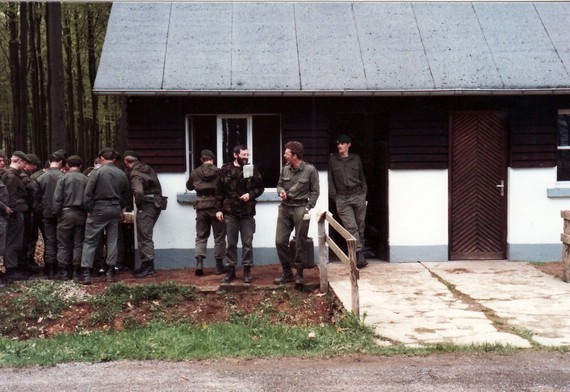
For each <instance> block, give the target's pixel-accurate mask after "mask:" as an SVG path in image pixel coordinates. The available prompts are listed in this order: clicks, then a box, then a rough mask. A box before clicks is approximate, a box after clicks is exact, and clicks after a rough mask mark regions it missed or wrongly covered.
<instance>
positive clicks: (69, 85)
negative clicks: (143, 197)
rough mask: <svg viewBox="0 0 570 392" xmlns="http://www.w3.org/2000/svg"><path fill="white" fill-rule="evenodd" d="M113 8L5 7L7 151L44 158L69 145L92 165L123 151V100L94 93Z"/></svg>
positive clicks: (1, 61) (0, 34) (1, 69)
mask: <svg viewBox="0 0 570 392" xmlns="http://www.w3.org/2000/svg"><path fill="white" fill-rule="evenodd" d="M111 5H112V3H109V2H92V3H91V2H90V3H86V2H0V97H1V98H0V149H2V150H3V151H4V152H6V153H8V154H11V153H12V152H14V151H15V150H22V151H24V152H26V153H34V154H36V155H37V156H38V157H40V159H42V160H45V159H47V157H48V156H49V154H50V153H51V152H53V151H56V150H58V149H60V148H64V149H66V150H67V151H68V152H69V153H70V154H77V155H79V156H81V157H82V158H83V159H84V160H85V161H86V165H89V164H90V162H92V160H93V159H94V158H95V157H96V156H97V154H98V152H99V150H100V148H101V147H107V146H109V147H114V148H116V149H118V150H119V151H122V150H123V149H124V148H125V146H124V143H125V140H126V139H125V138H124V137H121V119H122V108H123V99H122V98H121V97H110V96H97V95H94V94H93V92H92V91H93V84H94V82H95V75H96V72H97V66H98V63H99V58H100V54H101V49H102V46H103V41H104V39H105V31H106V27H107V21H108V18H109V14H110V11H111ZM123 129H124V127H123Z"/></svg>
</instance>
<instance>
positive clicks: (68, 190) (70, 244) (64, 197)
mask: <svg viewBox="0 0 570 392" xmlns="http://www.w3.org/2000/svg"><path fill="white" fill-rule="evenodd" d="M67 165H68V167H69V171H68V172H67V173H66V174H65V175H64V176H61V177H60V178H59V180H57V183H56V185H55V191H54V194H53V214H54V215H55V216H57V263H58V266H59V273H58V275H57V279H58V280H70V279H73V281H74V282H76V283H79V281H80V276H81V274H80V267H81V251H82V248H83V238H84V235H85V220H86V218H87V212H85V207H84V205H83V196H84V194H85V187H86V186H87V176H86V175H85V174H83V173H82V172H81V169H82V166H83V160H82V159H81V157H79V156H77V155H72V156H70V157H69V158H68V159H67Z"/></svg>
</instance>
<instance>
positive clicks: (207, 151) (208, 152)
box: [200, 150, 216, 159]
mask: <svg viewBox="0 0 570 392" xmlns="http://www.w3.org/2000/svg"><path fill="white" fill-rule="evenodd" d="M203 156H207V157H210V158H212V159H216V156H215V155H214V153H213V152H212V151H211V150H202V152H201V153H200V157H203Z"/></svg>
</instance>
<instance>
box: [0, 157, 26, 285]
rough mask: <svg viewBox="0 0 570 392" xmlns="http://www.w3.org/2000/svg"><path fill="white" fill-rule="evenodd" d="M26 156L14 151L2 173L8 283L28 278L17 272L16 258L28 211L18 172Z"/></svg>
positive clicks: (5, 258) (24, 190) (24, 164)
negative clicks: (6, 203) (5, 207)
mask: <svg viewBox="0 0 570 392" xmlns="http://www.w3.org/2000/svg"><path fill="white" fill-rule="evenodd" d="M27 159H28V158H27V156H26V154H25V153H23V152H22V151H15V152H14V153H13V154H12V158H11V159H10V166H8V167H6V168H5V169H4V171H3V173H2V181H3V182H4V184H5V185H6V188H7V189H8V197H9V200H8V207H10V210H11V212H10V213H9V214H8V227H7V233H6V251H5V254H4V262H5V264H6V278H7V280H8V281H9V282H10V281H16V280H27V279H28V276H27V275H25V274H23V273H22V272H20V271H18V256H19V254H20V252H21V250H22V247H23V239H24V212H26V210H27V209H28V205H27V204H26V187H25V185H24V182H23V181H22V178H21V177H20V171H22V170H24V167H25V166H26V162H28V161H27Z"/></svg>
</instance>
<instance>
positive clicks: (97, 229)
mask: <svg viewBox="0 0 570 392" xmlns="http://www.w3.org/2000/svg"><path fill="white" fill-rule="evenodd" d="M116 157H117V152H116V151H115V150H114V149H112V148H104V149H102V150H101V152H100V153H99V158H100V159H101V167H99V168H98V169H94V170H93V171H92V172H91V174H90V175H89V179H88V181H87V186H86V187H85V194H84V196H83V204H84V205H85V210H86V211H87V220H86V222H85V239H84V241H83V251H82V254H81V268H82V273H81V283H82V284H91V283H92V281H91V268H93V260H94V258H95V251H96V250H97V246H98V245H99V240H100V238H101V235H102V234H103V231H105V233H106V240H107V241H106V242H107V267H108V268H107V282H109V283H112V282H114V281H115V265H116V264H117V237H118V235H119V221H121V220H122V218H123V212H122V209H123V208H124V207H126V206H127V204H128V198H129V197H130V187H129V179H128V178H127V175H126V174H125V172H124V171H122V170H121V169H119V168H118V167H116V166H115V158H116Z"/></svg>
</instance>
